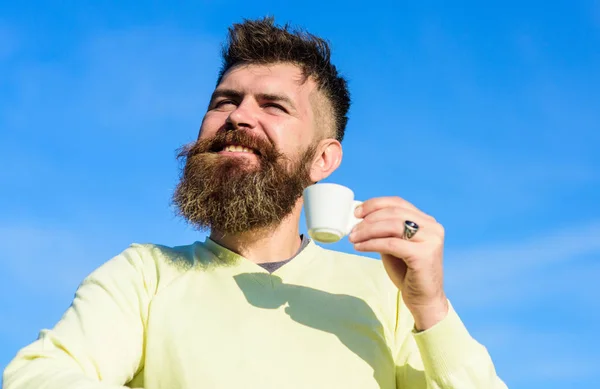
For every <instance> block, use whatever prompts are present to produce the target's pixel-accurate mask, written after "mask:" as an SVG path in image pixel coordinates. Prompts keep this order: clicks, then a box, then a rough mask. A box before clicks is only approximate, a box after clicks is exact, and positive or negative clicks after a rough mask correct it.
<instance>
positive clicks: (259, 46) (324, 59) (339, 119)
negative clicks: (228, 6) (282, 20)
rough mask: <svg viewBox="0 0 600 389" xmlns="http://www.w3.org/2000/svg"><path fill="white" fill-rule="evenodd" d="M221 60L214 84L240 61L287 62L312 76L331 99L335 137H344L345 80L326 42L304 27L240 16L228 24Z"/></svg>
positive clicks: (307, 75) (307, 76)
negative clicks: (278, 24) (236, 20)
mask: <svg viewBox="0 0 600 389" xmlns="http://www.w3.org/2000/svg"><path fill="white" fill-rule="evenodd" d="M222 59H223V64H222V66H221V70H220V71H219V77H218V80H217V85H218V84H219V83H220V82H221V80H222V79H223V75H224V74H225V73H226V72H227V71H228V70H229V69H231V68H232V67H234V66H236V65H241V64H258V65H267V64H273V63H278V62H288V63H292V64H295V65H297V66H299V67H300V68H301V69H302V72H303V74H304V77H305V79H308V78H309V77H312V78H313V79H314V80H315V81H316V83H317V87H318V88H319V90H320V91H321V92H322V93H323V94H324V95H325V97H326V98H327V99H328V100H329V102H330V103H331V107H332V108H333V122H334V125H335V137H336V139H337V140H339V141H340V142H341V141H342V139H343V138H344V132H345V129H346V124H347V123H348V110H349V108H350V93H349V91H348V86H347V82H346V80H345V79H344V77H342V76H341V75H340V74H338V71H337V69H336V67H335V66H334V65H333V64H332V63H331V50H330V48H329V43H328V42H327V41H325V40H324V39H322V38H319V37H317V36H315V35H312V34H310V33H308V32H306V31H303V30H299V29H293V30H291V29H290V27H289V25H288V24H286V25H285V26H283V27H279V26H276V25H275V24H274V18H273V17H266V18H263V19H258V20H247V19H246V20H244V22H243V23H236V24H233V25H232V26H231V27H230V28H229V35H228V37H227V42H226V43H225V44H224V45H223V50H222Z"/></svg>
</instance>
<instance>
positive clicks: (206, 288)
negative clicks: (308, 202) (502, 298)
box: [4, 18, 506, 389]
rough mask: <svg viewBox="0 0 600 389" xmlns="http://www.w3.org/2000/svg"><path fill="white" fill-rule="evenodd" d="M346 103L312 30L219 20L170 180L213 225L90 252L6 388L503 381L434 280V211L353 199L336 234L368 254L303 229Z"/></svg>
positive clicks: (336, 157) (437, 257)
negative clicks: (91, 264)
mask: <svg viewBox="0 0 600 389" xmlns="http://www.w3.org/2000/svg"><path fill="white" fill-rule="evenodd" d="M349 106H350V97H349V93H348V90H347V85H346V82H345V80H344V78H343V77H342V76H340V75H339V74H338V71H337V69H336V67H335V66H334V65H333V64H331V62H330V51H329V47H328V44H327V43H326V42H325V41H324V40H322V39H321V38H319V37H316V36H314V35H311V34H308V33H305V32H302V31H297V30H291V29H290V28H288V27H287V26H285V27H279V26H277V25H275V24H274V21H273V20H272V19H269V18H266V19H262V20H254V21H252V20H247V21H244V22H243V23H240V24H235V25H233V26H232V27H231V28H230V30H229V37H228V42H227V44H226V45H225V46H224V50H223V67H222V69H221V72H220V74H219V77H218V81H217V86H216V89H215V90H214V92H213V94H212V97H211V99H210V104H209V106H208V110H207V112H206V114H205V116H204V119H203V121H202V125H201V128H200V135H199V137H198V140H197V142H195V143H193V144H192V145H189V146H186V147H184V148H183V149H182V151H181V153H180V157H181V158H182V159H183V160H184V161H185V165H184V167H183V171H182V175H181V181H180V183H179V185H178V186H177V189H176V190H175V193H174V196H173V202H174V204H175V205H176V207H177V209H178V212H179V214H180V215H181V216H182V217H184V218H185V219H186V220H187V221H189V223H191V224H193V225H194V226H196V227H198V228H199V229H206V230H210V235H209V237H208V238H207V239H206V240H205V241H204V242H195V243H193V244H190V245H187V246H180V247H165V246H159V245H154V244H144V245H138V244H135V245H132V246H131V247H129V248H128V249H126V250H125V251H124V252H122V253H121V254H119V255H117V256H116V257H115V258H113V259H111V260H110V261H108V262H107V263H105V264H104V265H102V266H101V267H99V268H98V269H97V270H95V271H94V272H93V273H92V274H91V275H89V276H88V277H87V278H86V279H85V280H84V281H83V283H82V284H81V286H80V287H79V289H78V291H77V294H76V297H75V300H74V301H73V304H72V306H71V307H70V308H69V309H68V310H67V312H66V313H65V315H64V316H63V318H62V319H61V320H60V322H59V323H58V324H57V325H56V326H55V327H54V328H53V329H52V330H46V331H42V333H41V335H40V338H39V339H38V340H37V341H35V342H34V343H32V344H30V345H29V346H27V347H25V348H24V349H22V350H21V351H20V352H19V353H18V354H17V356H16V358H15V359H14V360H13V361H12V362H11V364H10V365H9V366H8V367H7V369H6V371H5V374H4V388H6V389H26V388H46V389H71V388H72V389H101V388H107V389H108V388H123V387H130V388H147V389H175V388H211V389H212V388H241V387H244V388H261V389H264V388H344V389H348V388H357V389H359V388H360V389H368V388H385V389H391V388H405V389H408V388H410V389H426V388H427V389H435V388H444V389H469V388H472V389H501V388H506V386H505V385H504V384H503V382H502V381H501V380H500V379H499V378H498V377H497V374H496V372H495V369H494V366H493V363H492V361H491V358H490V356H489V355H488V353H487V351H486V350H485V348H484V347H483V346H481V345H480V344H479V343H478V342H477V341H475V340H474V339H473V338H472V337H471V336H470V335H469V333H468V331H467V330H466V328H465V327H464V325H463V324H462V322H461V320H460V319H459V317H458V315H457V313H456V312H455V311H454V310H453V308H452V306H451V305H450V304H449V302H448V300H447V298H446V295H445V293H444V289H443V282H442V281H443V268H442V252H443V242H444V230H443V228H442V226H440V225H439V224H438V223H437V222H436V220H435V219H434V218H433V217H431V216H429V215H426V214H425V213H423V212H422V211H420V210H419V209H417V208H416V207H414V206H413V205H412V204H410V203H409V202H407V201H406V200H403V199H401V198H398V197H382V198H374V199H369V200H367V201H365V202H364V203H363V204H362V206H360V207H359V208H357V209H356V212H355V215H356V217H358V218H361V219H362V220H363V221H362V222H361V223H360V224H358V225H357V226H356V227H355V228H354V230H353V232H352V234H351V235H350V237H349V238H350V241H351V242H352V243H353V244H354V247H355V248H356V250H358V251H363V252H377V253H380V254H381V261H379V260H374V259H370V258H367V257H362V256H356V255H350V254H345V253H340V252H335V251H331V250H326V249H324V248H322V247H320V246H318V245H317V244H315V243H314V242H312V241H311V240H310V239H309V237H307V236H302V235H300V233H299V220H300V214H301V209H302V205H303V200H302V192H303V189H305V188H306V187H307V186H309V185H311V184H313V183H316V182H318V181H321V180H323V179H325V178H326V177H328V176H329V175H330V174H331V173H332V172H333V171H335V170H336V169H337V168H338V166H339V165H340V163H341V160H342V146H341V141H342V138H343V136H344V130H345V127H346V123H347V112H348V109H349ZM407 221H410V222H412V224H413V225H414V226H417V225H418V227H419V229H418V230H417V233H416V234H415V235H414V236H413V237H412V239H408V238H407V236H406V235H405V234H404V229H403V226H404V225H405V223H406V222H407Z"/></svg>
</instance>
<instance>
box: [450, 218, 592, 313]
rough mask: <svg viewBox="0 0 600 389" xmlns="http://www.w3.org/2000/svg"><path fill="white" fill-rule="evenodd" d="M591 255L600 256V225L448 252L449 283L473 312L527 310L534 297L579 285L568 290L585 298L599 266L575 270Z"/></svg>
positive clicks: (456, 295)
mask: <svg viewBox="0 0 600 389" xmlns="http://www.w3.org/2000/svg"><path fill="white" fill-rule="evenodd" d="M589 256H596V257H599V258H600V222H597V221H594V222H589V223H588V224H582V225H579V226H577V227H576V228H573V229H571V230H567V231H562V230H559V229H555V230H554V231H552V232H550V233H546V234H545V235H543V236H541V237H538V238H535V239H527V240H524V241H522V242H516V243H512V244H509V243H505V244H494V245H491V246H485V247H480V248H473V249H465V250H448V252H447V254H446V265H445V266H446V280H447V284H448V289H449V291H450V293H451V294H452V295H453V296H454V298H455V299H456V300H457V301H459V302H460V303H461V304H462V305H463V306H469V307H472V308H476V307H485V306H488V305H511V304H515V302H518V304H519V306H522V305H523V304H526V303H528V302H530V299H532V298H540V297H543V296H544V295H548V294H552V293H556V292H557V291H562V290H563V289H565V287H567V286H569V285H570V284H571V283H578V288H573V289H572V290H571V291H567V292H568V293H579V296H582V295H585V294H586V293H588V289H589V288H591V287H592V286H593V285H594V284H593V283H586V282H582V280H583V279H588V278H589V281H592V280H591V278H593V277H597V276H600V267H599V266H589V265H587V264H584V265H582V266H579V265H578V266H577V267H575V265H577V262H578V261H579V260H581V259H582V258H588V257H589ZM565 265H570V266H567V267H566V268H565ZM580 267H584V269H583V270H582V269H580ZM582 272H583V273H582Z"/></svg>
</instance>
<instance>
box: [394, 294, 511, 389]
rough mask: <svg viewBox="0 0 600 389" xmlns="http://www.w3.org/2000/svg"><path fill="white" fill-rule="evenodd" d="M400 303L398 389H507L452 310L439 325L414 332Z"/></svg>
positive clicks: (409, 316)
mask: <svg viewBox="0 0 600 389" xmlns="http://www.w3.org/2000/svg"><path fill="white" fill-rule="evenodd" d="M399 300H400V309H399V312H398V317H399V318H400V321H399V324H398V327H397V339H398V342H399V346H400V347H399V350H398V352H397V358H396V387H397V388H399V389H400V388H411V389H507V387H506V385H505V384H504V382H502V380H501V379H500V378H499V377H498V376H497V374H496V370H495V369H494V364H493V362H492V360H491V358H490V355H489V354H488V352H487V350H486V349H485V347H483V346H482V345H481V344H479V343H478V342H477V341H476V340H475V339H473V338H472V337H471V335H470V334H469V332H468V331H467V329H466V328H465V326H464V325H463V323H462V321H461V320H460V318H459V317H458V315H457V314H456V312H455V311H454V309H453V308H452V307H450V309H449V312H448V315H447V316H446V317H445V318H444V319H443V320H442V321H440V322H439V323H437V324H436V325H434V326H433V327H431V328H429V329H427V330H425V331H422V332H416V331H415V329H414V320H413V319H412V317H411V314H410V312H409V311H408V309H407V308H406V306H404V304H402V302H401V300H402V299H401V298H399Z"/></svg>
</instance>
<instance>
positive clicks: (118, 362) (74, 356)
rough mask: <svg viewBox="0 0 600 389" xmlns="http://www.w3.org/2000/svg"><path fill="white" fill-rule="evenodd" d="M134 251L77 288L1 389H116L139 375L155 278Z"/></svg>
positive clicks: (25, 350) (8, 371)
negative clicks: (55, 321)
mask: <svg viewBox="0 0 600 389" xmlns="http://www.w3.org/2000/svg"><path fill="white" fill-rule="evenodd" d="M138 247H139V246H137V247H136V246H132V247H130V248H128V249H127V250H125V251H124V252H123V253H121V254H120V255H118V256H116V257H115V258H113V259H111V260H110V261H108V262H107V263H105V264H104V265H102V266H101V267H99V268H98V269H97V270H95V271H94V272H93V273H92V274H91V275H89V276H88V277H87V278H86V279H85V280H84V281H83V282H82V284H81V285H80V286H79V288H78V290H77V292H76V294H75V299H74V301H73V303H72V304H71V306H70V307H69V309H68V310H67V311H66V313H65V314H64V315H63V317H62V319H61V320H60V321H59V322H58V323H57V324H56V326H55V327H54V328H53V329H52V330H44V331H42V332H41V333H40V336H39V338H38V340H36V341H35V342H33V343H32V344H30V345H28V346H26V347H25V348H23V349H22V350H20V351H19V352H18V354H17V355H16V357H15V358H14V360H13V361H12V362H11V363H10V364H9V365H8V366H7V368H6V370H5V371H4V386H3V388H4V389H30V388H42V387H43V388H46V389H71V388H72V389H117V388H123V385H125V384H126V383H128V382H130V381H131V380H132V379H133V378H134V376H135V375H136V374H137V373H139V372H140V371H142V369H143V360H144V329H145V323H146V319H147V307H148V304H149V301H150V299H151V296H152V288H154V287H155V284H156V282H155V279H156V276H155V271H153V269H155V267H154V266H153V264H152V263H148V264H145V263H144V258H142V256H141V255H140V253H139V252H138ZM145 261H147V262H150V261H148V259H145Z"/></svg>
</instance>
